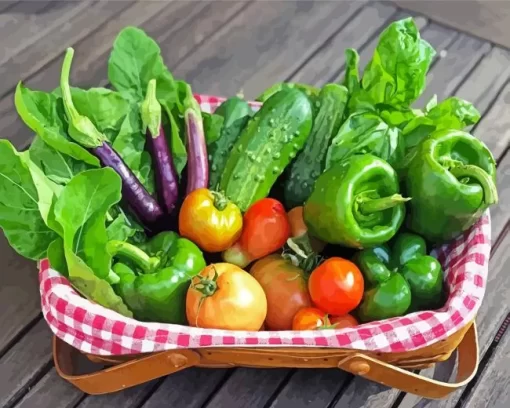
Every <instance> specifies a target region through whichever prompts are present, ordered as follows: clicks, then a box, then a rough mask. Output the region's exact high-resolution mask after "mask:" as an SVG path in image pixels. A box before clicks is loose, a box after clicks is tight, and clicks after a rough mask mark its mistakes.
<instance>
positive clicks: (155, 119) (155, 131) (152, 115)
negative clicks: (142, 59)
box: [140, 79, 161, 137]
mask: <svg viewBox="0 0 510 408" xmlns="http://www.w3.org/2000/svg"><path fill="white" fill-rule="evenodd" d="M140 110H141V111H142V126H143V129H144V131H145V132H147V128H148V129H149V131H150V133H151V136H152V137H158V136H159V133H160V132H159V129H160V127H161V105H160V104H159V102H158V99H157V98H156V80H155V79H151V80H150V81H149V83H148V84H147V93H146V95H145V99H144V101H143V102H142V105H141V107H140Z"/></svg>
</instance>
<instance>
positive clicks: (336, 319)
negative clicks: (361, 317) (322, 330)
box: [329, 314, 359, 329]
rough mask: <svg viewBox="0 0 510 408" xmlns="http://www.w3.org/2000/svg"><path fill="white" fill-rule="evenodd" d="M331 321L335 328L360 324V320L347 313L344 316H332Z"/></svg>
mask: <svg viewBox="0 0 510 408" xmlns="http://www.w3.org/2000/svg"><path fill="white" fill-rule="evenodd" d="M329 323H330V324H331V326H333V328H334V329H343V328H346V327H355V326H358V325H359V323H358V321H357V320H356V319H355V318H354V317H353V316H352V315H350V314H346V315H343V316H330V317H329Z"/></svg>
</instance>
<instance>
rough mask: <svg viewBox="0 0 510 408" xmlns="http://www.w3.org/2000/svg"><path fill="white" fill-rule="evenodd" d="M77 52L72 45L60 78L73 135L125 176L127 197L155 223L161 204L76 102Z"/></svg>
mask: <svg viewBox="0 0 510 408" xmlns="http://www.w3.org/2000/svg"><path fill="white" fill-rule="evenodd" d="M73 55H74V50H73V49H72V48H68V49H67V52H66V55H65V58H64V64H63V66H62V74H61V78H60V87H61V90H62V97H63V105H64V109H65V112H66V116H67V119H68V122H69V129H68V133H69V136H70V137H71V138H72V139H73V140H75V141H76V142H77V143H79V144H80V145H83V146H84V147H87V148H89V149H91V151H92V152H93V153H94V155H95V156H96V157H97V158H99V160H100V162H101V164H102V165H103V166H106V167H111V168H113V169H114V170H115V171H116V172H117V173H118V174H119V175H120V176H121V178H122V188H123V197H124V199H125V200H127V202H128V203H129V205H130V207H131V208H132V209H133V211H134V212H135V213H136V215H137V216H138V217H139V219H140V220H141V222H142V223H144V224H145V225H147V226H149V227H150V226H153V225H154V224H155V223H156V222H157V221H158V220H159V219H161V217H162V216H163V211H162V209H161V207H160V206H159V204H158V203H157V202H156V200H154V198H153V197H152V196H151V195H150V194H149V193H148V192H147V190H146V189H145V188H144V187H143V185H142V184H141V183H140V181H139V180H138V179H137V178H136V176H135V175H134V174H133V172H132V171H131V170H130V169H129V167H128V166H127V165H126V164H125V163H124V161H123V160H122V158H121V157H120V156H119V155H118V154H117V152H115V151H114V150H113V149H112V147H111V146H110V145H109V143H108V141H107V140H106V137H105V136H104V135H103V134H102V133H100V132H99V131H98V130H97V128H96V127H95V126H94V124H93V123H92V122H91V120H90V119H89V118H88V117H86V116H83V115H81V114H80V113H79V112H78V111H77V110H76V108H75V106H74V104H73V99H72V96H71V90H70V87H69V74H70V71H71V61H72V58H73Z"/></svg>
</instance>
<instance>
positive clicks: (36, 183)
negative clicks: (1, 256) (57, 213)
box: [0, 140, 57, 260]
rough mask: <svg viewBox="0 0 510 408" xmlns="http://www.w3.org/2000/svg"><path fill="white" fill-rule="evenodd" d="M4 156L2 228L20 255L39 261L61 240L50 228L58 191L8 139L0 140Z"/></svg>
mask: <svg viewBox="0 0 510 408" xmlns="http://www.w3.org/2000/svg"><path fill="white" fill-rule="evenodd" d="M0 157H1V158H2V160H0V227H1V228H2V229H3V231H4V234H5V236H6V238H7V240H8V241H9V244H10V245H11V246H12V247H13V248H14V250H15V251H16V252H17V253H19V254H20V255H22V256H24V257H26V258H29V259H33V260H39V259H41V258H43V257H44V256H45V254H46V250H47V248H48V245H49V244H50V242H52V241H53V240H54V239H55V238H56V237H57V234H56V233H55V231H53V230H51V229H50V227H48V224H50V225H52V220H53V211H52V208H53V205H54V200H55V194H56V191H55V190H56V188H55V187H54V186H52V185H51V184H50V183H51V182H50V181H49V180H47V179H45V177H44V175H43V174H42V173H38V172H37V170H36V169H37V167H36V166H34V165H30V160H29V158H28V152H25V153H18V152H17V151H16V149H15V148H14V147H13V146H12V144H11V143H10V142H9V141H7V140H0Z"/></svg>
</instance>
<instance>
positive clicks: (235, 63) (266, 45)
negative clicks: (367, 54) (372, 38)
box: [175, 1, 362, 98]
mask: <svg viewBox="0 0 510 408" xmlns="http://www.w3.org/2000/svg"><path fill="white" fill-rule="evenodd" d="M361 5H362V2H359V1H356V2H354V1H341V2H311V1H282V2H272V3H271V7H268V3H266V2H258V3H255V4H254V5H253V6H252V7H250V8H248V9H246V10H245V11H244V12H243V13H242V14H240V15H239V16H238V18H236V19H235V20H232V21H231V23H230V24H229V25H228V26H225V27H223V29H222V30H220V31H219V32H218V33H216V35H214V36H213V37H214V38H213V40H212V41H211V42H210V43H208V44H207V46H202V47H199V49H197V51H196V52H194V53H193V54H192V55H190V56H189V57H188V58H186V59H184V60H183V61H182V62H181V63H180V64H178V66H177V67H176V68H175V74H176V75H177V76H179V77H182V78H184V79H185V80H187V81H189V82H191V84H192V86H193V89H194V90H195V91H196V92H203V93H212V94H216V95H226V96H229V95H233V94H236V93H237V92H238V91H239V90H241V89H242V90H243V91H244V94H245V96H246V97H247V98H253V97H255V96H256V95H257V94H258V93H260V92H262V91H263V90H264V88H265V87H268V86H270V85H272V84H273V83H274V82H276V81H282V80H284V79H285V78H286V77H288V76H289V75H290V74H291V73H292V72H294V71H295V70H296V69H297V68H298V67H299V66H300V65H302V64H303V62H304V61H306V60H307V59H308V58H309V57H310V56H311V55H313V53H314V52H315V51H316V50H317V49H318V48H319V47H320V46H321V45H322V44H323V43H324V41H326V39H328V38H329V37H330V36H331V35H333V34H334V33H335V32H336V31H337V30H338V29H339V28H340V27H341V26H342V25H343V24H344V23H345V22H347V21H348V20H349V19H350V18H351V17H352V16H353V14H354V13H355V12H356V11H357V10H358V9H359V8H360V7H361ZM225 78H228V79H229V80H228V81H225V80H224V79H225Z"/></svg>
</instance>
